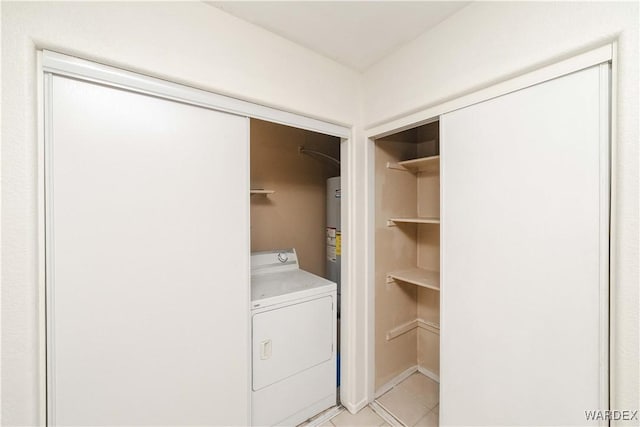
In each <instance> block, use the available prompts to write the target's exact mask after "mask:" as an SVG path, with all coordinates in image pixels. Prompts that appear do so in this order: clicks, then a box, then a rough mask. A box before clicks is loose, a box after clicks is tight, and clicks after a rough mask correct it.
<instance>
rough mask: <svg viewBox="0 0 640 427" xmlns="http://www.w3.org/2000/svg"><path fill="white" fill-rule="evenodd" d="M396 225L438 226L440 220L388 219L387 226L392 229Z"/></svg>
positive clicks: (416, 218) (417, 218)
mask: <svg viewBox="0 0 640 427" xmlns="http://www.w3.org/2000/svg"><path fill="white" fill-rule="evenodd" d="M396 223H410V224H440V218H424V217H423V218H419V217H415V218H389V219H388V220H387V226H389V227H393V226H394V225H396Z"/></svg>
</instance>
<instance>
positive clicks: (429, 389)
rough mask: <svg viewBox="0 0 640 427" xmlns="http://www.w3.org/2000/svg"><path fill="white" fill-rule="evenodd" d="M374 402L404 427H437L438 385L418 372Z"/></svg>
mask: <svg viewBox="0 0 640 427" xmlns="http://www.w3.org/2000/svg"><path fill="white" fill-rule="evenodd" d="M376 402H378V404H379V405H380V406H382V407H383V408H384V409H386V410H387V412H389V413H390V414H392V415H393V416H394V417H395V418H397V419H398V420H400V421H401V422H402V424H404V425H406V426H410V427H414V426H420V427H437V426H438V415H439V412H438V410H439V406H438V403H439V384H438V383H437V382H435V381H433V380H432V379H431V378H429V377H427V376H425V375H423V374H421V373H419V372H416V373H415V374H413V375H411V376H410V377H408V378H407V379H405V380H404V381H402V382H401V383H400V384H398V385H397V386H395V387H394V388H392V389H391V390H389V391H388V392H386V393H385V394H383V395H382V396H380V397H379V398H378V399H376Z"/></svg>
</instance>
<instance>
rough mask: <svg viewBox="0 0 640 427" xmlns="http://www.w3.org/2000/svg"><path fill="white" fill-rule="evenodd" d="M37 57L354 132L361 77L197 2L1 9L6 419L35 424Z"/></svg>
mask: <svg viewBox="0 0 640 427" xmlns="http://www.w3.org/2000/svg"><path fill="white" fill-rule="evenodd" d="M36 48H48V49H51V50H57V51H60V52H63V53H69V54H72V55H77V56H80V57H84V58H87V59H92V60H95V61H98V62H104V63H107V64H109V65H115V66H120V67H122V68H126V69H129V70H132V71H139V72H142V73H146V74H150V75H153V76H156V77H160V78H166V79H170V80H172V81H176V82H181V83H185V84H188V85H192V86H197V87H199V88H203V89H208V90H212V91H215V92H218V93H222V94H229V95H232V96H236V97H239V98H243V99H247V100H254V101H256V102H258V103H262V104H267V105H270V106H275V107H281V108H282V109H285V110H288V111H293V112H299V113H302V114H305V115H308V116H312V117H316V118H320V119H325V120H328V121H334V122H338V123H342V124H353V123H354V122H355V120H356V118H357V114H358V109H357V106H358V104H359V75H358V74H357V73H355V72H353V71H351V70H349V69H347V68H345V67H343V66H341V65H338V64H337V63H335V62H332V61H330V60H328V59H326V58H324V57H322V56H319V55H316V54H314V53H312V52H310V51H308V50H306V49H304V48H301V47H300V46H298V45H295V44H293V43H291V42H289V41H287V40H285V39H283V38H280V37H278V36H275V35H273V34H271V33H269V32H266V31H264V30H261V29H259V28H257V27H255V26H253V25H251V24H248V23H245V22H243V21H240V20H238V19H236V18H234V17H232V16H230V15H228V14H226V13H223V12H221V11H219V10H217V9H215V8H212V7H210V6H207V5H205V4H203V3H200V2H182V3H177V2H175V3H148V2H140V3H136V2H126V3H125V2H111V3H93V2H89V3H53V2H50V3H27V2H23V3H7V2H3V3H2V112H3V114H2V181H3V192H2V232H3V233H2V248H3V254H2V255H3V257H2V392H3V393H2V422H3V425H34V424H37V423H38V422H39V421H40V420H39V405H40V402H39V394H38V393H39V391H38V385H39V376H40V374H41V373H40V372H39V360H38V357H39V347H38V345H39V341H38V340H39V337H38V322H40V321H41V319H39V318H38V312H37V309H38V299H37V297H38V294H37V279H38V276H37V273H38V270H37V267H38V252H37V180H36V178H37V176H36V173H37V163H36V160H37V157H36V156H37V151H36V150H37V145H36V142H37V141H36V131H37V126H36V108H37V102H36Z"/></svg>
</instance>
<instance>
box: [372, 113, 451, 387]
mask: <svg viewBox="0 0 640 427" xmlns="http://www.w3.org/2000/svg"><path fill="white" fill-rule="evenodd" d="M438 132H439V129H438V123H437V122H436V123H432V124H428V125H425V126H422V127H419V128H415V129H410V130H407V131H404V132H401V133H398V134H395V135H391V136H389V137H386V138H382V139H380V140H377V141H376V149H375V172H376V174H375V177H376V198H375V200H376V206H375V214H376V219H375V224H376V234H375V239H376V258H375V265H376V269H375V274H376V276H375V285H376V289H375V295H376V306H375V309H376V322H375V331H376V336H375V339H376V346H375V352H376V353H375V357H376V381H375V388H376V389H379V388H380V387H381V386H383V385H384V384H386V383H387V382H389V381H390V380H392V379H393V378H394V377H396V376H397V375H399V374H401V373H402V372H403V371H405V370H406V369H408V368H410V367H412V366H415V365H416V364H418V365H420V366H421V367H423V368H425V369H428V370H429V371H431V372H433V373H434V374H436V375H437V374H438V373H439V365H440V360H439V355H440V348H439V344H440V337H439V335H438V334H437V333H435V332H433V331H431V330H426V329H422V328H417V329H414V330H412V331H410V332H408V333H405V334H403V335H400V336H398V337H397V338H394V339H392V340H391V341H387V339H386V334H387V332H389V331H390V330H392V329H394V328H395V327H398V326H400V325H402V324H403V323H406V322H409V321H412V320H414V319H416V318H421V319H424V320H426V321H429V322H433V323H436V324H439V323H440V293H439V292H438V291H434V290H431V289H426V288H421V287H419V286H415V285H412V284H403V283H401V282H393V283H389V284H387V283H386V274H387V272H389V271H393V270H401V269H405V268H412V267H416V265H417V266H418V267H421V268H425V269H428V270H433V271H439V270H440V227H439V226H438V225H437V224H424V225H415V224H401V225H398V226H395V227H388V226H387V225H386V220H387V219H388V218H390V217H393V216H407V217H412V216H416V215H417V216H421V217H439V216H440V176H439V174H438V173H428V172H421V173H418V174H417V175H414V174H412V173H409V172H403V171H398V170H395V169H388V168H387V167H386V164H387V162H391V163H395V162H398V161H402V160H408V159H412V158H416V157H423V156H431V155H435V154H437V153H438V151H439V140H438Z"/></svg>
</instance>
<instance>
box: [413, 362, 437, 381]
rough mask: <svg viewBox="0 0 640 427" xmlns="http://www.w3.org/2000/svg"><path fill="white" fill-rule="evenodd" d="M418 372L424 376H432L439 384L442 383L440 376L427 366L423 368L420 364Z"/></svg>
mask: <svg viewBox="0 0 640 427" xmlns="http://www.w3.org/2000/svg"><path fill="white" fill-rule="evenodd" d="M418 372H420V373H421V374H422V375H424V376H427V377H429V378H431V379H432V380H434V381H435V382H437V383H438V384H439V383H440V376H439V375H437V374H435V373H433V372H431V371H430V370H428V369H427V368H423V367H422V366H418Z"/></svg>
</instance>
